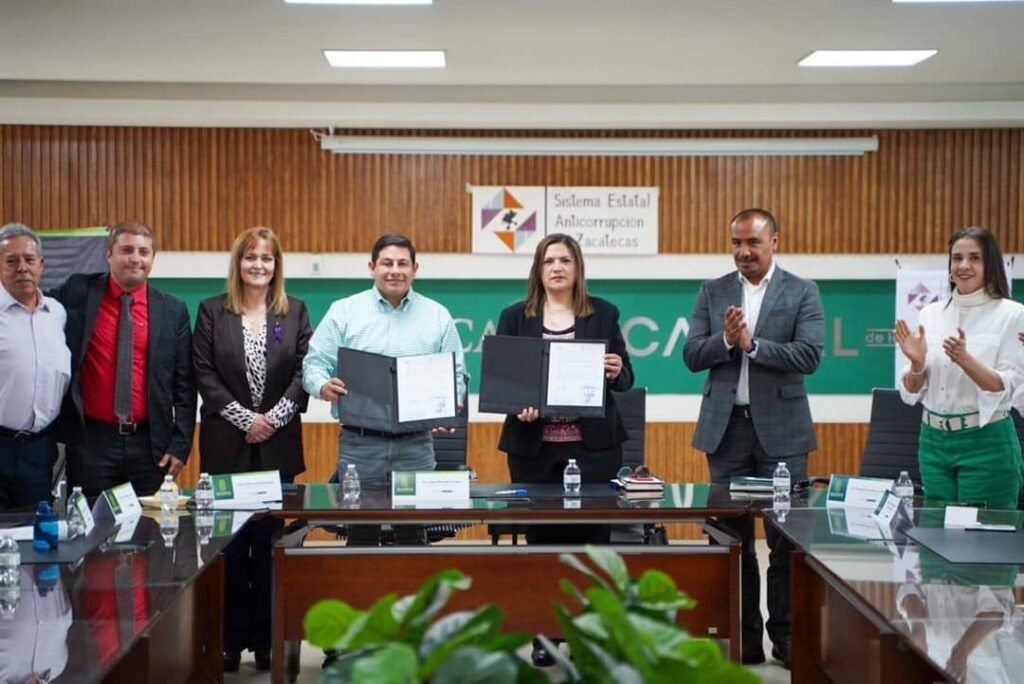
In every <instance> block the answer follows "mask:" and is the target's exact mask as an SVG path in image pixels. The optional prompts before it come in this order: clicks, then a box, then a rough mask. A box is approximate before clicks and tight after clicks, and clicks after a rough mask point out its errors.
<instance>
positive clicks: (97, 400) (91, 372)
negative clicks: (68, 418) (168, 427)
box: [81, 277, 149, 423]
mask: <svg viewBox="0 0 1024 684" xmlns="http://www.w3.org/2000/svg"><path fill="white" fill-rule="evenodd" d="M123 292H125V290H124V289H123V288H122V287H121V286H120V285H118V284H117V283H116V282H115V281H114V279H113V278H112V277H108V278H107V289H106V290H105V291H104V292H103V299H102V300H101V301H100V308H99V311H97V312H96V323H95V325H94V326H93V329H92V337H91V338H90V339H89V348H88V349H87V350H86V352H85V358H84V359H82V368H81V373H82V408H83V409H84V413H85V415H87V416H89V417H90V418H93V419H95V420H102V421H105V422H108V423H117V422H120V421H119V420H118V419H117V416H116V415H114V378H115V376H116V375H117V321H118V319H119V318H120V317H121V294H122V293H123ZM129 294H131V296H132V298H133V301H132V309H131V311H132V322H133V323H134V328H133V329H132V338H133V340H134V342H135V345H134V354H133V355H132V415H131V421H130V422H136V421H142V420H146V419H147V418H148V417H149V401H148V400H147V398H146V365H147V363H148V359H149V352H148V349H147V345H148V344H149V285H148V284H147V283H143V284H142V285H141V286H139V287H137V288H136V289H134V290H132V291H131V292H130V293H129Z"/></svg>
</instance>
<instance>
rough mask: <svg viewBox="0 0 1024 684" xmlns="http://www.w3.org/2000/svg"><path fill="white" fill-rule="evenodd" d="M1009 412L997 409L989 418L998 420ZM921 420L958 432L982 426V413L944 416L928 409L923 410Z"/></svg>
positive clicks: (994, 420) (940, 428) (936, 426)
mask: <svg viewBox="0 0 1024 684" xmlns="http://www.w3.org/2000/svg"><path fill="white" fill-rule="evenodd" d="M1008 415H1009V413H1008V412H1007V411H996V412H995V413H993V414H992V417H991V418H989V420H988V422H989V423H994V422H996V421H998V420H1002V419H1003V418H1006V416H1008ZM921 422H922V423H925V424H926V425H928V426H929V427H933V428H935V429H936V430H942V431H943V432H958V431H960V430H966V429H967V428H976V427H980V426H981V414H980V413H977V412H975V413H963V414H960V415H953V416H944V415H942V414H941V413H932V412H931V411H929V410H928V409H923V410H922V411H921Z"/></svg>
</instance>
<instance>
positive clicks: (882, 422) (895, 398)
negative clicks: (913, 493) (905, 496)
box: [860, 387, 921, 489]
mask: <svg viewBox="0 0 1024 684" xmlns="http://www.w3.org/2000/svg"><path fill="white" fill-rule="evenodd" d="M920 433H921V405H920V404H917V405H914V406H908V405H907V404H905V403H903V400H902V399H900V393H899V390H895V389H882V388H878V387H876V388H875V389H873V390H871V424H870V426H869V427H868V441H867V444H865V445H864V452H863V453H862V454H861V460H860V475H861V476H863V477H887V478H892V479H894V480H895V479H896V478H897V477H899V475H900V471H901V470H906V471H907V473H909V474H910V479H911V480H913V481H914V482H915V483H916V486H917V488H918V489H920V483H921V472H920V470H919V469H918V465H917V443H918V436H919V435H920Z"/></svg>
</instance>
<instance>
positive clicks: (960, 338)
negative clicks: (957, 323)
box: [942, 328, 970, 366]
mask: <svg viewBox="0 0 1024 684" xmlns="http://www.w3.org/2000/svg"><path fill="white" fill-rule="evenodd" d="M956 332H957V334H956V335H955V336H954V335H951V336H949V337H947V338H946V339H944V340H943V341H942V350H943V351H945V352H946V356H948V357H949V360H950V361H952V362H953V363H955V364H956V365H958V366H963V365H964V361H966V360H967V359H969V358H970V354H968V353H967V336H966V335H964V331H963V329H962V328H957V329H956Z"/></svg>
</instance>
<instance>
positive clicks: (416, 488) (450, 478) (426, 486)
mask: <svg viewBox="0 0 1024 684" xmlns="http://www.w3.org/2000/svg"><path fill="white" fill-rule="evenodd" d="M391 505H392V507H394V508H402V507H406V506H413V507H416V506H418V507H420V508H423V507H425V506H430V507H435V506H436V507H437V508H469V507H471V505H472V502H471V500H470V497H469V471H467V470H407V471H401V472H398V471H396V472H392V473H391Z"/></svg>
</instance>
